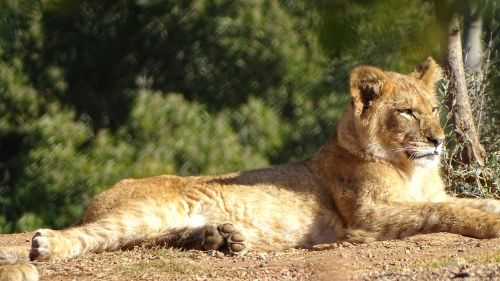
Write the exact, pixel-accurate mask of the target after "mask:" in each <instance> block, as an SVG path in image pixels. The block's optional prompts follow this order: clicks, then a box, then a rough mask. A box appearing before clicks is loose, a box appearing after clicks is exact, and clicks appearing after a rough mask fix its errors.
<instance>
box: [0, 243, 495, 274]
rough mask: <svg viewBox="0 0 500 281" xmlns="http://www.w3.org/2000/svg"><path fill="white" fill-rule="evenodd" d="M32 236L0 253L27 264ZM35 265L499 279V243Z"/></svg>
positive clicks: (154, 255) (71, 270)
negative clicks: (24, 261) (16, 257)
mask: <svg viewBox="0 0 500 281" xmlns="http://www.w3.org/2000/svg"><path fill="white" fill-rule="evenodd" d="M30 238H31V233H22V234H11V235H0V250H1V251H4V252H6V253H8V254H11V255H16V256H18V257H20V258H22V259H26V256H27V252H28V249H29V246H30ZM34 264H35V265H36V267H37V268H38V270H39V271H40V274H41V276H42V279H41V280H451V279H453V280H500V239H491V240H477V239H472V238H468V237H462V236H459V235H453V234H445V233H438V234H429V235H418V236H413V237H410V238H407V239H404V240H395V241H381V242H373V243H369V244H359V245H353V244H350V243H347V242H344V243H335V244H328V245H318V246H316V247H315V248H314V249H311V250H303V249H291V250H288V251H284V252H273V253H252V252H250V253H248V254H247V255H246V256H244V257H229V256H224V255H223V254H222V253H219V252H199V251H178V250H174V249H161V248H153V249H151V248H149V249H146V248H141V247H137V248H135V249H133V250H130V251H119V252H112V253H101V254H87V255H84V256H82V257H78V258H73V259H66V260H54V261H48V262H35V263H34Z"/></svg>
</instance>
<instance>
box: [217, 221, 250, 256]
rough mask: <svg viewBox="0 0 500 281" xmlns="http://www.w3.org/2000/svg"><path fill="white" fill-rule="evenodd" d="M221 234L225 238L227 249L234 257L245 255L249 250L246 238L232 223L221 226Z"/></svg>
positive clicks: (219, 228)
mask: <svg viewBox="0 0 500 281" xmlns="http://www.w3.org/2000/svg"><path fill="white" fill-rule="evenodd" d="M218 230H219V232H220V233H221V234H222V236H224V238H225V240H226V243H227V249H228V250H229V252H230V253H231V254H233V255H238V256H241V255H244V254H245V253H246V252H247V251H248V249H247V247H246V245H245V236H244V235H243V234H241V233H240V232H238V231H237V229H236V228H235V227H234V225H233V224H231V223H224V224H221V225H219V227H218Z"/></svg>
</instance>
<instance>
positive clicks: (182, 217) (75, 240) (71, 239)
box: [30, 200, 205, 260]
mask: <svg viewBox="0 0 500 281" xmlns="http://www.w3.org/2000/svg"><path fill="white" fill-rule="evenodd" d="M194 209H196V208H194ZM194 209H193V206H188V204H185V203H178V204H175V203H173V202H170V203H160V202H155V201H153V200H151V201H148V202H142V203H140V204H136V205H131V206H127V207H126V208H121V209H119V210H116V211H115V212H113V213H112V214H110V215H108V216H106V217H103V218H101V219H99V220H97V221H94V222H91V223H88V224H84V225H81V226H77V227H72V228H68V229H64V230H59V231H58V230H50V229H40V230H37V231H36V233H35V235H34V237H33V239H32V246H31V252H30V259H31V260H35V259H38V260H43V259H48V258H50V257H73V256H77V255H80V254H83V253H85V252H101V251H112V250H117V249H120V248H122V247H125V246H127V245H133V244H141V243H144V242H148V241H154V240H155V239H156V238H157V237H161V236H164V235H168V234H169V233H175V232H178V231H182V230H185V229H189V228H196V227H201V226H203V225H205V221H204V217H203V216H202V215H199V213H198V211H199V210H194Z"/></svg>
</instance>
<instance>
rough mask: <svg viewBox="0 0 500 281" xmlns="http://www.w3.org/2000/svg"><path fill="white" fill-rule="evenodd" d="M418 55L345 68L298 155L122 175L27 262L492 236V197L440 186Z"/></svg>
mask: <svg viewBox="0 0 500 281" xmlns="http://www.w3.org/2000/svg"><path fill="white" fill-rule="evenodd" d="M440 78H441V70H440V68H439V66H438V65H437V64H436V63H435V62H434V61H433V60H432V59H430V58H429V59H428V60H427V62H426V63H425V65H424V66H423V67H420V68H418V69H417V70H415V71H414V72H412V73H410V74H408V75H404V74H399V73H394V72H388V71H383V70H381V69H379V68H376V67H372V66H359V67H356V68H355V69H354V70H353V71H352V73H351V75H350V93H351V97H352V102H351V103H350V104H349V106H348V108H347V110H346V113H345V115H344V117H343V118H342V120H341V121H340V123H339V124H338V126H337V128H336V130H335V131H334V134H333V137H332V138H331V139H330V140H329V141H328V142H327V143H325V144H324V145H323V146H322V147H321V148H320V149H319V150H318V152H317V153H316V154H314V155H313V156H312V157H310V158H309V159H305V160H303V161H299V162H295V163H290V164H286V165H280V166H275V167H270V168H266V169H260V170H254V171H246V172H240V173H233V174H227V175H220V176H199V177H179V176H173V175H162V176H157V177H151V178H144V179H127V180H123V181H120V182H119V183H117V184H116V185H115V186H114V187H113V188H111V189H109V190H107V191H105V192H103V193H101V194H100V195H98V196H97V197H96V198H95V199H94V200H93V201H92V202H91V204H90V206H89V207H88V209H87V211H86V213H85V214H84V216H83V217H82V219H81V221H80V224H79V225H78V226H74V227H70V228H67V229H63V230H50V229H40V230H37V231H36V233H35V235H34V237H33V240H32V248H31V252H30V258H31V259H32V260H34V259H37V260H43V259H49V258H63V257H73V256H77V255H81V254H83V253H86V252H101V251H113V250H117V249H120V248H124V247H128V246H131V245H137V244H143V243H152V244H167V245H179V246H185V245H191V246H194V247H198V248H203V249H219V248H226V249H227V250H228V251H230V252H234V253H244V252H245V251H246V250H248V249H253V250H259V251H262V250H264V251H272V250H282V249H286V248H290V247H312V246H313V245H315V244H319V243H329V242H333V241H338V240H347V241H355V242H366V241H373V240H382V239H394V238H402V237H406V236H409V235H414V234H418V233H430V232H441V231H445V232H452V233H457V234H461V235H466V236H470V237H476V238H493V237H500V203H499V201H496V200H487V199H458V198H454V197H451V196H449V195H447V194H446V193H445V189H444V186H443V182H442V180H441V177H440V174H439V156H440V154H441V150H442V145H443V140H444V132H443V129H442V128H441V126H440V125H439V116H438V101H437V99H436V96H435V92H434V86H435V83H436V82H437V81H438V80H439V79H440Z"/></svg>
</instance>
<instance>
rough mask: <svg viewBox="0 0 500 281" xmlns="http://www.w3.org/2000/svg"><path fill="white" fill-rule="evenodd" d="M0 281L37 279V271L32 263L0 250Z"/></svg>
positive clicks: (36, 280)
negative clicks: (11, 256)
mask: <svg viewBox="0 0 500 281" xmlns="http://www.w3.org/2000/svg"><path fill="white" fill-rule="evenodd" d="M0 281H38V271H37V270H36V268H35V266H33V265H32V264H30V263H28V262H26V261H21V260H18V259H14V258H10V257H8V256H7V255H5V254H4V253H3V252H1V251H0Z"/></svg>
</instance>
